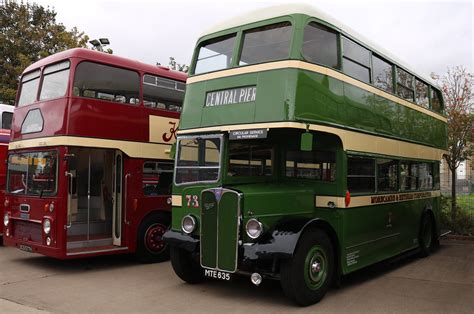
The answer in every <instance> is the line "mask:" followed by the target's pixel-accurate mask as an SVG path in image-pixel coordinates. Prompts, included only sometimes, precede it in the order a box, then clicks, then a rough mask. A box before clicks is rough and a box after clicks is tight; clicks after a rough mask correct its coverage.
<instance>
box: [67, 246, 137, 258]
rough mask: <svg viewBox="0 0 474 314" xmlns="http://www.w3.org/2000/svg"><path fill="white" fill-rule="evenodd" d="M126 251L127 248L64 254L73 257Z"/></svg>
mask: <svg viewBox="0 0 474 314" xmlns="http://www.w3.org/2000/svg"><path fill="white" fill-rule="evenodd" d="M124 250H128V247H118V248H114V249H110V250H95V251H87V252H73V253H66V255H67V256H74V255H82V254H93V253H102V252H115V251H124Z"/></svg>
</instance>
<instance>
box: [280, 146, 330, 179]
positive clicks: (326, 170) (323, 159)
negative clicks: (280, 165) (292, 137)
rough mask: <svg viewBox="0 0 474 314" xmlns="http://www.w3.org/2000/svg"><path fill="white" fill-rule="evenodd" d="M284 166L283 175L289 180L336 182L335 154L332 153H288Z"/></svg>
mask: <svg viewBox="0 0 474 314" xmlns="http://www.w3.org/2000/svg"><path fill="white" fill-rule="evenodd" d="M285 165H286V170H285V175H286V176H287V177H289V178H300V179H312V180H321V181H334V180H336V154H335V153H334V152H322V151H312V152H302V151H299V150H296V151H288V152H286V162H285Z"/></svg>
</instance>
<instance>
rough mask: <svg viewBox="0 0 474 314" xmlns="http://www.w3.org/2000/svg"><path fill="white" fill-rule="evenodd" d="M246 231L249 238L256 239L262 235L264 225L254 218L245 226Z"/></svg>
mask: <svg viewBox="0 0 474 314" xmlns="http://www.w3.org/2000/svg"><path fill="white" fill-rule="evenodd" d="M245 231H246V232H247V235H248V236H249V238H251V239H256V238H258V237H259V236H260V235H261V234H262V232H263V225H262V223H261V222H260V221H258V220H257V219H255V218H252V219H250V220H249V221H247V224H246V225H245Z"/></svg>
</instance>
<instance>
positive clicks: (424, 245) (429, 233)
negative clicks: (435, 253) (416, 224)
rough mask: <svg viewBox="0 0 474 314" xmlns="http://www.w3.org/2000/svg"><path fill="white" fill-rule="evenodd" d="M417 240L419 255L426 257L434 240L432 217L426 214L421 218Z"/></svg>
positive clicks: (431, 248)
mask: <svg viewBox="0 0 474 314" xmlns="http://www.w3.org/2000/svg"><path fill="white" fill-rule="evenodd" d="M418 242H419V243H420V256H421V257H426V256H428V255H430V253H431V251H432V250H433V247H434V245H435V242H436V241H435V237H434V225H433V219H432V218H431V216H430V215H428V214H424V215H423V217H422V218H421V226H420V234H419V236H418Z"/></svg>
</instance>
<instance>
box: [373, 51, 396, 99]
mask: <svg viewBox="0 0 474 314" xmlns="http://www.w3.org/2000/svg"><path fill="white" fill-rule="evenodd" d="M372 71H373V73H374V81H373V84H374V85H375V86H376V87H378V88H381V89H383V90H384V91H387V92H390V93H393V75H392V65H391V64H390V63H388V62H386V61H384V60H382V59H381V58H379V57H377V56H374V55H372Z"/></svg>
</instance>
